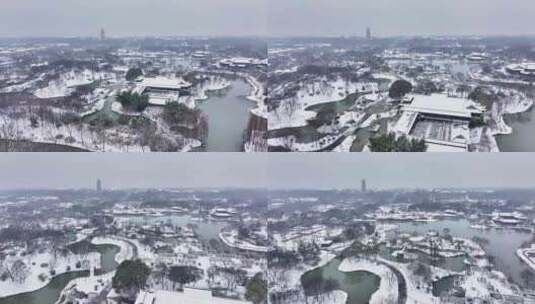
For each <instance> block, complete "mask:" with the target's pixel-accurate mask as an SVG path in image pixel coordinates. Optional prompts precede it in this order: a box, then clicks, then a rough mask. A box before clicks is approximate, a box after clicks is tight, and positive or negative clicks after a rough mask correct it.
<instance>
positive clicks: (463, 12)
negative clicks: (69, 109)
mask: <svg viewBox="0 0 535 304" xmlns="http://www.w3.org/2000/svg"><path fill="white" fill-rule="evenodd" d="M534 12H535V1H533V0H1V4H0V20H1V25H2V26H1V27H0V36H3V37H13V36H96V35H97V34H98V31H99V29H100V28H101V27H104V28H105V29H106V30H107V32H108V34H109V35H110V36H116V37H117V36H145V35H164V36H167V35H175V36H191V35H194V36H195V35H201V36H204V35H209V36H219V35H227V36H228V35H232V36H241V35H271V36H340V35H359V36H362V35H364V33H365V28H366V26H370V27H371V29H372V32H373V34H374V35H377V36H397V35H409V36H412V35H447V34H454V35H457V34H461V35H471V34H478V35H479V34H481V35H501V34H505V35H523V34H532V35H533V34H535V25H534V22H535V21H534V17H533V14H534Z"/></svg>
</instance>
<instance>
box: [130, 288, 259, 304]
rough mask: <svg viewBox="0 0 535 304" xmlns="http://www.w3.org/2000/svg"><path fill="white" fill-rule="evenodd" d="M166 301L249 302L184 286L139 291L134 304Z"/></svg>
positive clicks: (193, 303)
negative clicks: (175, 288)
mask: <svg viewBox="0 0 535 304" xmlns="http://www.w3.org/2000/svg"><path fill="white" fill-rule="evenodd" d="M167 303H187V304H206V303H218V304H245V303H249V302H244V301H239V300H233V299H226V298H214V297H212V292H211V291H210V290H201V289H191V288H184V291H183V292H177V291H166V290H157V291H155V292H148V291H141V292H140V293H139V295H138V296H137V299H136V302H135V304H167Z"/></svg>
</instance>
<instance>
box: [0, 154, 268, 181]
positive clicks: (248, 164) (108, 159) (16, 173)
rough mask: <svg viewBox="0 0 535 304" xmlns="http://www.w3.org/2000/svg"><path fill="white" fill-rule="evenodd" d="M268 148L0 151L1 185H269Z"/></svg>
mask: <svg viewBox="0 0 535 304" xmlns="http://www.w3.org/2000/svg"><path fill="white" fill-rule="evenodd" d="M266 161H267V154H266V155H262V154H259V155H252V154H245V153H192V154H184V153H150V154H137V153H125V154H122V153H104V154H101V153H94V154H93V153H91V154H86V153H82V154H78V155H76V153H26V154H25V153H0V189H21V188H22V189H24V188H26V189H29V188H89V187H94V185H95V181H96V179H97V178H101V179H102V181H103V184H104V186H105V187H107V188H173V187H177V188H182V187H184V188H189V187H191V188H197V187H245V188H253V187H265V185H266V183H267V170H266V168H267V163H266Z"/></svg>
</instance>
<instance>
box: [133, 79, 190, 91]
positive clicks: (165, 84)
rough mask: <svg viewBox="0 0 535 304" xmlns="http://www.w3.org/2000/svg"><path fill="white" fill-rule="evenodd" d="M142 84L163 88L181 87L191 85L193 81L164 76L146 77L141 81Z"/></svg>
mask: <svg viewBox="0 0 535 304" xmlns="http://www.w3.org/2000/svg"><path fill="white" fill-rule="evenodd" d="M141 86H143V87H150V88H162V89H176V90H178V89H181V88H186V87H189V86H191V83H189V82H187V81H185V80H184V79H182V78H168V77H163V76H157V77H146V78H144V79H143V81H142V82H141Z"/></svg>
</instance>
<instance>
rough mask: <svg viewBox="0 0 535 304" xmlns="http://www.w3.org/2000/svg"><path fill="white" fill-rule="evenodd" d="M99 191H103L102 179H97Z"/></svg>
mask: <svg viewBox="0 0 535 304" xmlns="http://www.w3.org/2000/svg"><path fill="white" fill-rule="evenodd" d="M97 192H102V181H101V180H100V178H99V179H97Z"/></svg>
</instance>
